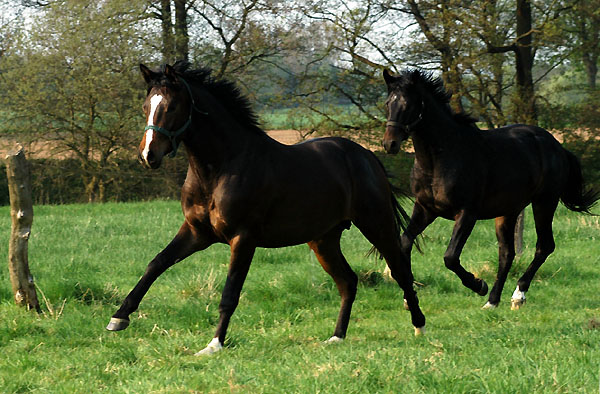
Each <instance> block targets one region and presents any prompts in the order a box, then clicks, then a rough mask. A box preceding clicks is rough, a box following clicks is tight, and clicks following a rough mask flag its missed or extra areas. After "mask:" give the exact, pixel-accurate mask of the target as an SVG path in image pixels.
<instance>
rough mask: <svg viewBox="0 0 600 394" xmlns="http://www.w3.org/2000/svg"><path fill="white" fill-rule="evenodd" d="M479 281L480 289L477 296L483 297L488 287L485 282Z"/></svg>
mask: <svg viewBox="0 0 600 394" xmlns="http://www.w3.org/2000/svg"><path fill="white" fill-rule="evenodd" d="M480 281H481V289H480V290H479V291H478V292H477V294H479V295H480V296H482V297H483V296H484V295H486V294H487V293H488V285H487V283H485V280H483V279H480Z"/></svg>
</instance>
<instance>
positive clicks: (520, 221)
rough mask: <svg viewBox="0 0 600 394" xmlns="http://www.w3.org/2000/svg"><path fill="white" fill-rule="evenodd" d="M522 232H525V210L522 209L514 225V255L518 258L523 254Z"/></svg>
mask: <svg viewBox="0 0 600 394" xmlns="http://www.w3.org/2000/svg"><path fill="white" fill-rule="evenodd" d="M523 230H525V210H524V209H523V210H522V211H521V213H520V214H519V217H518V218H517V223H516V225H515V253H516V254H517V256H520V255H521V254H522V253H523Z"/></svg>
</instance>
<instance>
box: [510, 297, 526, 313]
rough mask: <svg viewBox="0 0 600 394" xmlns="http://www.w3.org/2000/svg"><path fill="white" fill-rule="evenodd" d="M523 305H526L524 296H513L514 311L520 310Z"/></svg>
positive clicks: (512, 306)
mask: <svg viewBox="0 0 600 394" xmlns="http://www.w3.org/2000/svg"><path fill="white" fill-rule="evenodd" d="M523 305H525V299H524V298H513V299H511V300H510V309H511V310H513V311H516V310H519V309H520V308H521V307H522V306H523Z"/></svg>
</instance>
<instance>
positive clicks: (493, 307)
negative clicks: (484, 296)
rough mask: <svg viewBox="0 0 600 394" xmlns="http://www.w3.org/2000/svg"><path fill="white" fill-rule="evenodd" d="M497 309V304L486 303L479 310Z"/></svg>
mask: <svg viewBox="0 0 600 394" xmlns="http://www.w3.org/2000/svg"><path fill="white" fill-rule="evenodd" d="M496 308H498V304H490V302H489V301H488V302H486V303H485V305H484V306H482V307H481V309H496Z"/></svg>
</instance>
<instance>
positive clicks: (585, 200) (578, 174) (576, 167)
mask: <svg viewBox="0 0 600 394" xmlns="http://www.w3.org/2000/svg"><path fill="white" fill-rule="evenodd" d="M566 154H567V158H568V160H569V174H568V179H567V184H566V185H565V188H564V189H563V191H562V195H561V196H560V200H561V201H562V203H563V204H565V206H566V207H567V208H568V209H570V210H571V211H575V212H583V213H587V214H589V215H593V214H592V213H591V212H590V209H591V208H592V207H593V206H594V205H595V204H596V202H597V201H598V199H600V190H597V189H595V188H593V187H590V188H588V187H587V186H586V184H585V181H584V179H583V174H582V171H581V164H580V163H579V159H577V157H576V156H575V155H574V154H573V153H571V152H569V151H566Z"/></svg>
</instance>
